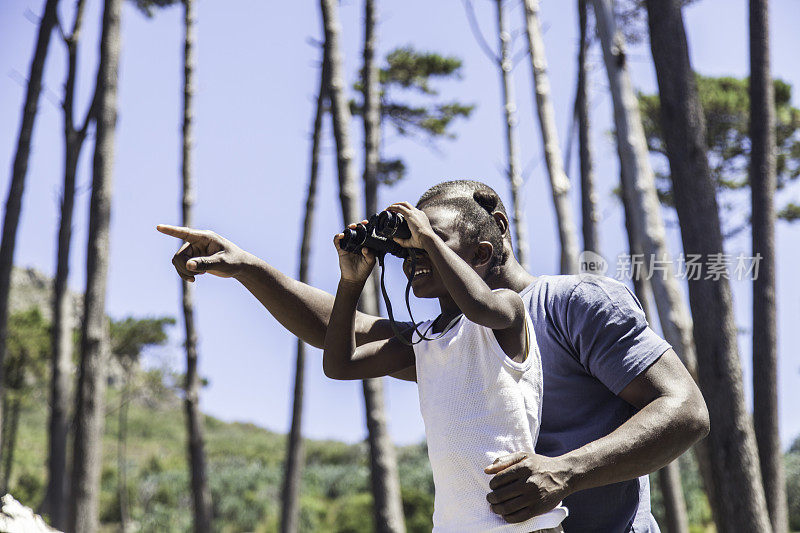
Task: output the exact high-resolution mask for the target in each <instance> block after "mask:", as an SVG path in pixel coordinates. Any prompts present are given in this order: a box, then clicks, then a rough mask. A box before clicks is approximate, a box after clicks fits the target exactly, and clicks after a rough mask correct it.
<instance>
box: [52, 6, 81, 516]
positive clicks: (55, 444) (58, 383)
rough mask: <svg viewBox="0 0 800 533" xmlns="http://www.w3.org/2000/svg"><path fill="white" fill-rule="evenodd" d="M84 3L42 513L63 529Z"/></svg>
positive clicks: (72, 72) (70, 93)
mask: <svg viewBox="0 0 800 533" xmlns="http://www.w3.org/2000/svg"><path fill="white" fill-rule="evenodd" d="M84 6H85V2H84V0H78V2H77V5H76V8H75V20H74V23H73V25H72V32H71V33H70V35H69V37H67V38H66V40H65V42H66V45H67V78H66V82H65V83H64V103H63V107H64V187H63V190H62V197H61V217H60V221H59V226H58V236H57V248H58V251H57V252H56V275H55V279H54V280H53V301H52V306H53V307H52V308H53V324H52V328H51V332H50V335H51V337H50V346H51V378H50V379H51V383H50V420H49V431H48V457H47V491H46V493H45V497H44V500H43V501H42V506H41V512H42V513H43V514H47V515H48V516H49V518H50V524H51V525H53V526H54V527H56V528H58V529H63V528H64V526H65V525H66V524H65V522H66V503H67V501H66V490H67V434H68V431H69V412H68V409H67V406H68V405H70V396H71V394H70V381H69V380H70V376H71V374H72V328H73V327H74V323H73V320H74V317H73V316H72V313H71V311H72V310H71V306H70V299H69V298H68V296H67V280H68V278H69V255H70V248H71V246H72V215H73V210H74V207H75V176H76V174H77V171H78V161H79V159H80V154H81V149H82V148H83V142H84V140H85V139H86V131H87V128H88V125H89V121H90V120H91V116H92V108H93V105H90V108H89V111H88V112H87V115H86V118H85V119H84V122H83V126H82V127H80V129H77V128H76V126H75V120H74V106H75V102H74V101H75V77H76V74H77V69H78V41H79V38H80V29H81V22H82V20H83V10H84Z"/></svg>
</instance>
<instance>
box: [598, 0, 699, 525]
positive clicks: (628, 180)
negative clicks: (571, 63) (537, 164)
mask: <svg viewBox="0 0 800 533" xmlns="http://www.w3.org/2000/svg"><path fill="white" fill-rule="evenodd" d="M592 5H593V7H594V15H595V21H596V24H597V30H598V33H599V36H600V41H601V44H602V48H603V58H604V62H605V65H606V72H607V74H608V79H609V84H610V86H611V96H612V101H613V105H614V122H615V125H616V130H617V142H618V149H619V153H620V165H621V167H622V172H621V175H622V181H623V195H624V197H625V201H626V206H627V209H628V211H629V213H628V216H629V217H630V220H631V224H632V229H633V236H634V237H635V239H636V242H637V247H638V248H639V249H640V252H641V253H643V254H644V264H645V265H646V268H647V270H648V274H649V275H650V283H651V285H652V288H653V294H654V300H655V303H656V308H657V310H658V316H659V322H660V324H661V330H662V332H663V335H664V337H665V338H666V340H667V341H668V342H669V343H670V344H671V345H672V348H673V349H674V350H675V353H677V354H678V357H680V358H681V360H682V361H683V363H684V365H686V368H687V369H688V370H689V373H690V374H691V375H692V376H693V377H694V379H695V380H697V354H696V351H695V346H694V342H693V341H692V320H691V317H690V315H689V311H688V309H687V307H686V304H685V302H684V300H683V297H682V294H681V291H680V287H679V285H678V281H677V279H676V278H675V275H674V270H673V266H672V261H671V258H670V255H669V252H668V249H667V246H666V233H665V230H664V222H663V219H662V217H661V206H660V204H659V202H658V197H657V194H656V188H655V181H654V177H653V170H652V167H651V166H650V160H649V155H648V150H647V143H646V140H645V136H644V129H643V127H642V122H641V118H640V116H639V108H638V102H637V100H636V95H635V94H634V91H633V88H632V85H631V81H630V77H629V75H628V71H627V65H626V63H625V49H624V41H623V38H622V35H621V34H620V32H619V31H618V30H617V28H616V22H615V20H614V15H613V10H612V8H611V4H610V2H609V1H608V0H593V1H592ZM704 446H707V444H705V443H700V444H699V445H698V447H697V448H698V450H699V451H698V452H697V458H698V462H699V463H700V464H701V471H703V472H704V473H705V474H706V475H705V476H704V480H705V482H706V485H707V486H710V485H711V483H710V480H709V476H708V472H709V469H708V467H707V461H706V458H707V456H708V452H707V450H703V449H702V448H703V447H704ZM661 477H662V479H664V481H665V482H667V483H669V482H670V481H671V480H677V482H678V483H679V481H680V477H679V475H678V476H676V475H675V473H674V472H672V473H670V472H666V473H665V475H664V476H661ZM666 491H667V492H671V493H672V499H673V501H674V502H675V505H680V503H679V501H680V500H679V498H678V494H676V492H677V490H676V489H675V488H674V487H670V486H667V487H666ZM709 492H711V491H709ZM671 514H672V516H673V518H674V522H675V523H676V524H678V525H677V527H679V528H680V527H685V524H681V523H682V522H684V520H685V519H684V517H682V516H681V514H685V513H683V512H682V511H681V510H680V509H678V508H677V507H676V508H675V509H673V512H672V513H671ZM679 530H680V529H679Z"/></svg>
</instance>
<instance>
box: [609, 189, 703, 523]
mask: <svg viewBox="0 0 800 533" xmlns="http://www.w3.org/2000/svg"><path fill="white" fill-rule="evenodd" d="M621 182H622V184H623V187H625V183H628V180H627V179H622V180H621ZM622 201H623V205H624V206H625V230H626V231H627V233H628V248H629V250H630V254H631V256H636V255H639V254H641V253H642V248H641V243H639V241H638V238H637V236H636V232H635V231H634V224H633V220H632V218H633V216H632V209H631V207H630V205H629V203H628V201H627V200H626V195H625V194H623V195H622ZM634 265H636V267H635V268H636V270H635V271H634V272H633V287H634V292H635V293H636V296H637V297H638V298H639V302H640V303H641V304H642V309H643V310H644V314H645V316H646V317H647V321H648V322H649V323H650V324H653V323H654V320H655V318H654V316H653V309H652V307H651V305H650V298H651V297H652V296H653V291H652V287H651V286H650V282H649V281H648V279H647V276H646V273H645V272H642V268H641V267H642V265H641V264H640V263H637V262H634ZM658 488H659V489H660V490H661V497H662V500H663V502H664V514H665V516H666V522H667V523H666V528H665V529H666V531H667V533H688V532H689V515H688V513H687V511H686V502H685V501H684V498H683V488H682V486H681V472H680V467H679V466H678V460H677V459H676V460H674V461H672V462H671V463H669V464H668V465H666V466H665V467H663V468H662V469H661V470H659V471H658Z"/></svg>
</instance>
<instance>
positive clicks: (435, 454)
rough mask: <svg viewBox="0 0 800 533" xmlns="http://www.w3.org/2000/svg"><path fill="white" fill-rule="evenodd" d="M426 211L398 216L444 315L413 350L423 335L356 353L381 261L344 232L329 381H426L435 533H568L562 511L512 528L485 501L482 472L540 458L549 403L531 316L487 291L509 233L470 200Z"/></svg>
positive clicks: (417, 278) (328, 342)
mask: <svg viewBox="0 0 800 533" xmlns="http://www.w3.org/2000/svg"><path fill="white" fill-rule="evenodd" d="M421 208H422V210H420V209H416V208H414V207H412V206H411V205H410V204H408V203H406V202H402V203H397V204H393V205H392V206H390V207H389V208H388V210H389V211H392V212H395V213H399V214H401V215H402V216H403V217H404V219H405V221H406V223H407V224H408V227H409V229H410V230H411V237H410V238H408V239H398V238H395V241H396V242H397V243H398V244H400V245H401V246H403V247H406V248H415V249H420V250H422V251H424V253H420V254H419V256H420V257H419V259H418V262H417V265H416V268H415V271H414V272H411V271H410V270H409V263H408V261H406V263H404V271H405V272H406V275H407V276H408V277H409V279H411V280H412V282H411V283H412V288H413V290H414V294H415V295H416V296H418V297H422V298H438V299H439V305H440V308H441V314H440V315H439V316H438V317H437V318H436V319H434V320H430V321H428V322H425V323H423V324H421V325H420V327H419V328H417V329H418V331H420V332H422V335H424V336H425V340H422V341H421V342H419V343H417V344H414V345H413V347H412V346H410V345H409V342H417V341H419V340H420V339H419V335H418V334H417V333H415V334H413V335H409V334H408V333H407V334H406V336H407V337H406V338H405V339H402V340H401V339H398V338H397V337H392V338H389V339H385V340H381V341H376V342H371V343H368V344H364V345H362V346H359V347H356V342H355V334H354V321H355V312H356V305H357V302H358V298H359V296H360V294H361V291H362V289H363V287H364V283H365V282H366V280H367V279H368V277H369V274H370V271H371V270H372V268H373V267H374V264H375V258H374V256H373V255H372V253H371V252H370V251H369V250H368V249H367V248H363V249H362V250H361V253H360V254H356V253H349V252H345V251H343V250H341V249H340V247H339V246H338V243H339V241H340V240H341V239H342V237H343V234H341V233H340V234H338V235H337V236H336V237H335V238H334V242H335V243H336V245H337V246H336V248H337V250H338V252H339V265H340V268H341V273H342V277H341V281H340V282H339V288H338V290H337V293H336V300H335V302H334V306H333V311H332V313H331V318H330V322H329V324H328V328H327V334H326V337H325V351H324V356H323V368H324V369H325V373H326V374H327V375H328V376H329V377H332V378H335V379H363V378H369V377H378V376H384V375H388V374H395V373H404V374H406V375H408V373H409V372H413V373H414V374H415V375H416V381H417V382H418V385H419V397H420V407H421V411H422V416H423V419H424V421H425V435H426V437H427V441H428V456H429V458H430V461H431V468H432V471H433V480H434V486H435V497H434V513H433V526H434V527H433V530H434V532H436V533H450V532H452V533H456V532H457V533H470V532H474V533H479V532H480V533H484V532H508V533H517V532H518V533H530V532H532V531H540V530H544V529H549V528H558V527H559V524H560V523H561V521H562V520H563V519H564V518H565V517H566V515H567V511H566V509H565V508H564V507H562V506H559V507H556V508H555V509H553V510H551V511H549V512H547V513H545V514H543V515H539V516H536V517H533V518H531V519H529V520H526V521H524V522H520V523H514V524H511V523H507V522H505V520H503V518H502V517H500V516H498V515H496V514H495V513H493V512H492V511H491V509H490V507H489V503H488V502H487V500H486V495H487V494H489V492H491V489H490V487H489V480H490V476H489V475H487V474H485V473H484V468H485V467H486V466H488V465H489V464H491V463H492V462H493V461H494V460H495V459H496V458H498V457H501V456H504V455H507V454H510V453H514V452H516V451H519V450H531V451H533V449H534V445H535V444H536V438H537V436H538V433H539V425H540V424H539V422H540V416H541V403H542V368H541V360H540V357H539V350H538V347H537V345H536V338H535V335H534V333H533V325H532V324H531V322H530V317H529V316H528V314H527V310H526V307H525V305H524V303H523V301H522V299H521V298H520V296H519V295H518V294H517V293H515V292H514V291H511V290H508V289H497V290H494V291H493V290H491V289H490V288H489V286H488V285H487V284H486V282H485V281H484V278H485V277H486V276H487V275H489V274H490V273H491V271H492V269H493V268H494V267H495V266H496V265H497V264H498V262H499V261H502V256H501V254H502V240H501V239H502V236H501V235H500V230H499V228H498V227H497V225H496V224H495V223H494V220H493V218H492V215H491V214H490V213H489V212H488V211H486V210H484V209H483V208H481V206H480V205H478V204H477V203H476V202H475V201H474V200H472V199H466V198H452V199H448V200H442V201H433V202H429V203H427V204H425V205H423V206H421ZM413 329H414V328H409V330H413ZM431 337H433V338H431Z"/></svg>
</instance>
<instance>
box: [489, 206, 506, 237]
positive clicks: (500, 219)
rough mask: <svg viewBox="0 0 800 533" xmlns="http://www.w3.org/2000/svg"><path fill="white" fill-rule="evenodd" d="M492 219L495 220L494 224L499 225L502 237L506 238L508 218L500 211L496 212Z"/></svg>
mask: <svg viewBox="0 0 800 533" xmlns="http://www.w3.org/2000/svg"><path fill="white" fill-rule="evenodd" d="M492 217H493V218H494V222H495V224H497V227H498V228H500V235H502V236H503V237H505V236H506V232H508V218H507V217H506V216H505V215H504V214H503V213H501V212H500V211H495V212H494V213H492Z"/></svg>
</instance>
